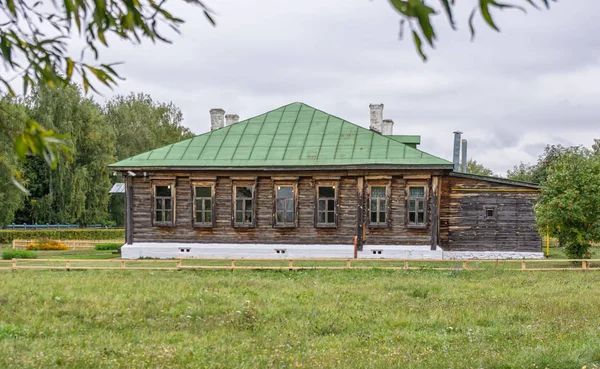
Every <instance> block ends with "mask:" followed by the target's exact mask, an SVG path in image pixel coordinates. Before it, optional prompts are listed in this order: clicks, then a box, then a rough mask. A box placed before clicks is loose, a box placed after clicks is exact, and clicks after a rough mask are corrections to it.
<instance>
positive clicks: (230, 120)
mask: <svg viewBox="0 0 600 369" xmlns="http://www.w3.org/2000/svg"><path fill="white" fill-rule="evenodd" d="M239 121H240V116H239V115H237V114H227V115H225V125H226V126H230V125H232V124H236V123H237V122H239Z"/></svg>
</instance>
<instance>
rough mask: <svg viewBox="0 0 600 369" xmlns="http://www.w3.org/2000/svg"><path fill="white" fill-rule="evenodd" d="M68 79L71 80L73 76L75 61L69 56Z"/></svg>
mask: <svg viewBox="0 0 600 369" xmlns="http://www.w3.org/2000/svg"><path fill="white" fill-rule="evenodd" d="M66 61H67V81H70V80H71V77H72V76H73V66H74V64H75V63H73V60H71V58H67V59H66Z"/></svg>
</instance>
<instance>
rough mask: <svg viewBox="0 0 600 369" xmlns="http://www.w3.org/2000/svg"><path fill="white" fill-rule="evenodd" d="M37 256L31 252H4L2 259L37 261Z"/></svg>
mask: <svg viewBox="0 0 600 369" xmlns="http://www.w3.org/2000/svg"><path fill="white" fill-rule="evenodd" d="M35 258H37V255H36V254H34V253H33V252H31V251H25V250H12V249H10V250H4V252H3V253H2V259H4V260H10V259H35Z"/></svg>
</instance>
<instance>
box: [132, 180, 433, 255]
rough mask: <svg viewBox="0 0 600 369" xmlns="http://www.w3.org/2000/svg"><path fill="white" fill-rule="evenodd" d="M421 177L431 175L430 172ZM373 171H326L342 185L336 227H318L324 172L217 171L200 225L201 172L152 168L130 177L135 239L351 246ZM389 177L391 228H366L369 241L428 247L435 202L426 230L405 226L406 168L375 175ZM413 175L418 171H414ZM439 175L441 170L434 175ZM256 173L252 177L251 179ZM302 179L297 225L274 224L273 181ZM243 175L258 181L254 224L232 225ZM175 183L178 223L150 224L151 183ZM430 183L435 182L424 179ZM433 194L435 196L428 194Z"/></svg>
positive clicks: (369, 242) (142, 240)
mask: <svg viewBox="0 0 600 369" xmlns="http://www.w3.org/2000/svg"><path fill="white" fill-rule="evenodd" d="M419 173H420V174H421V175H431V174H432V173H431V172H427V173H426V174H424V173H423V172H418V173H417V174H419ZM373 174H374V173H372V172H360V171H354V172H353V171H340V172H339V173H337V172H331V173H327V180H330V178H334V180H336V181H338V183H339V196H338V206H339V207H338V212H339V222H338V226H337V227H336V228H316V227H315V210H314V207H315V184H316V182H317V181H319V180H320V179H319V178H320V177H323V173H322V172H314V173H310V172H301V173H291V172H290V173H281V172H277V173H260V174H259V175H258V176H257V173H256V172H249V173H240V172H235V173H227V172H223V173H214V174H210V176H211V178H212V179H211V180H214V181H215V197H216V201H215V216H216V222H215V226H214V227H212V228H198V227H193V226H192V191H191V187H192V184H191V182H192V180H194V181H195V180H196V179H195V178H194V177H197V174H194V173H190V172H175V171H173V172H148V173H147V176H146V177H143V176H136V177H134V178H133V180H132V188H133V196H132V208H133V210H132V224H133V227H132V234H133V236H132V237H133V241H134V242H189V243H273V244H275V243H286V244H346V245H351V244H353V242H354V237H355V236H356V235H358V234H360V233H359V214H360V210H359V196H358V195H357V194H359V193H360V191H361V188H360V186H359V178H360V179H362V180H363V181H364V183H365V186H364V188H363V189H362V190H363V191H366V183H368V179H367V180H365V178H368V175H371V176H372V175H373ZM375 174H381V175H385V176H386V178H389V182H390V183H391V187H390V191H391V194H390V198H391V204H390V223H389V227H387V228H369V227H368V226H367V227H365V231H364V236H365V244H389V245H394V244H395V245H429V244H430V242H431V236H430V233H431V222H432V219H431V200H430V201H429V205H428V208H429V209H428V212H427V217H428V226H427V227H426V228H422V229H412V228H407V227H405V225H404V221H405V216H406V206H405V197H406V190H405V189H406V185H407V181H409V182H411V181H412V180H411V179H408V180H407V179H405V178H404V176H405V175H406V174H407V173H406V172H398V171H396V172H382V173H375ZM410 174H411V175H414V174H415V172H414V171H413V172H411V173H410ZM433 174H438V175H439V174H441V173H433ZM252 176H253V177H252ZM290 177H293V178H298V179H297V188H298V211H297V216H298V227H296V228H275V227H273V197H274V190H273V187H274V181H275V180H277V179H278V178H290ZM241 178H251V179H252V181H256V206H257V207H256V227H254V228H234V227H232V224H231V216H232V214H231V212H232V210H231V209H232V208H231V201H232V185H233V182H235V181H237V180H241ZM169 180H174V181H175V194H176V201H175V204H176V209H175V226H174V227H164V226H153V225H152V218H151V217H152V184H151V183H152V181H169ZM425 183H427V185H428V186H431V181H425ZM430 198H431V197H430ZM367 201H368V199H367V197H366V196H363V207H362V209H363V210H362V211H363V215H364V216H363V219H367V218H366V217H367V215H368V214H366V209H367V206H366V205H367Z"/></svg>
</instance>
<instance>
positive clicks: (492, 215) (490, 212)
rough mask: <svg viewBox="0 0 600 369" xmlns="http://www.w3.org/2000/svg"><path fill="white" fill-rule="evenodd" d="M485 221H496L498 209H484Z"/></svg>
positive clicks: (487, 207) (491, 207) (489, 207)
mask: <svg viewBox="0 0 600 369" xmlns="http://www.w3.org/2000/svg"><path fill="white" fill-rule="evenodd" d="M483 212H484V218H485V220H496V207H495V206H486V207H484V208H483Z"/></svg>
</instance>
